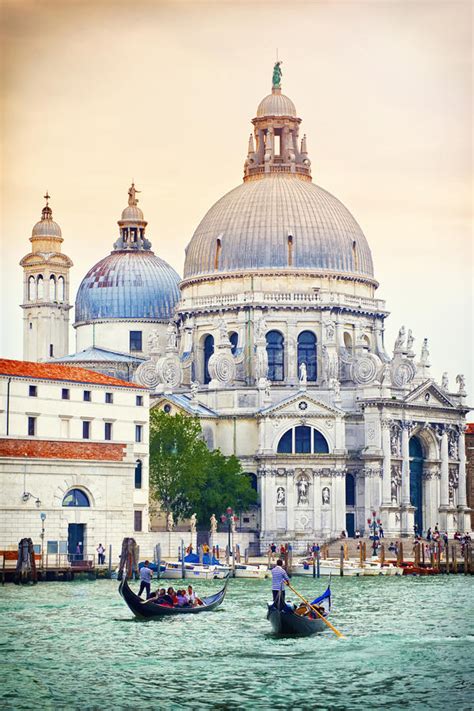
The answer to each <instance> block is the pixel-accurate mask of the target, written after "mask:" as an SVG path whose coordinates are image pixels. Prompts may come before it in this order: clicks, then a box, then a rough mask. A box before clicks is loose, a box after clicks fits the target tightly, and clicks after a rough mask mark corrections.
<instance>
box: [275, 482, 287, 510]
mask: <svg viewBox="0 0 474 711" xmlns="http://www.w3.org/2000/svg"><path fill="white" fill-rule="evenodd" d="M285 500H286V497H285V489H284V488H283V486H279V487H278V489H277V506H284V505H285Z"/></svg>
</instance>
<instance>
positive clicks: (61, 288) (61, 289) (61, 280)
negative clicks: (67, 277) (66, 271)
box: [56, 276, 64, 301]
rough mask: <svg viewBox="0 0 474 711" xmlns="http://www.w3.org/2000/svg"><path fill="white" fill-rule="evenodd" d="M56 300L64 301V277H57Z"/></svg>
mask: <svg viewBox="0 0 474 711" xmlns="http://www.w3.org/2000/svg"><path fill="white" fill-rule="evenodd" d="M56 295H57V298H58V301H64V277H62V276H60V277H59V278H58V289H57V294H56Z"/></svg>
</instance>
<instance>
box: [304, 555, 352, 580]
mask: <svg viewBox="0 0 474 711" xmlns="http://www.w3.org/2000/svg"><path fill="white" fill-rule="evenodd" d="M315 570H316V566H315ZM339 573H340V563H339V561H338V560H330V559H324V560H321V561H320V562H319V575H320V577H323V576H328V575H329V576H330V575H339ZM291 574H292V575H309V576H311V577H312V576H313V561H312V560H311V561H309V562H308V561H307V560H303V561H300V562H297V563H295V564H294V565H293V566H292V568H291ZM344 575H361V570H360V568H359V567H358V566H354V565H352V564H349V563H348V561H344Z"/></svg>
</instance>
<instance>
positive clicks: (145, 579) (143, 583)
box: [138, 560, 153, 600]
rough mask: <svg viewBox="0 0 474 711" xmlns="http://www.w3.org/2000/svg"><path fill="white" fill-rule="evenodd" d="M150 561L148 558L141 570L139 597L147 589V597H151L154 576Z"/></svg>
mask: <svg viewBox="0 0 474 711" xmlns="http://www.w3.org/2000/svg"><path fill="white" fill-rule="evenodd" d="M149 565H150V561H149V560H146V561H145V565H144V566H143V568H142V569H141V570H140V590H139V591H138V597H140V596H141V594H142V592H143V591H144V590H146V599H147V600H148V599H149V598H150V597H151V580H152V578H153V571H152V569H151V568H149V567H148V566H149Z"/></svg>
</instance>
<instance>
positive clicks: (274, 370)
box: [267, 331, 285, 382]
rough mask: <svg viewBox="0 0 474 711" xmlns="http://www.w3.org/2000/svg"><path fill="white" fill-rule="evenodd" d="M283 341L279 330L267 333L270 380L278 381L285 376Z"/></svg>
mask: <svg viewBox="0 0 474 711" xmlns="http://www.w3.org/2000/svg"><path fill="white" fill-rule="evenodd" d="M283 343H284V338H283V335H282V334H281V333H280V332H279V331H269V332H268V333H267V354H268V379H269V380H271V381H272V382H280V381H282V380H284V378H285V365H284V358H285V351H284V346H283Z"/></svg>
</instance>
